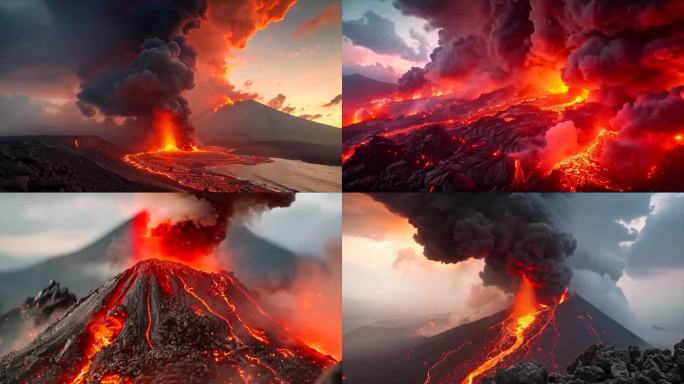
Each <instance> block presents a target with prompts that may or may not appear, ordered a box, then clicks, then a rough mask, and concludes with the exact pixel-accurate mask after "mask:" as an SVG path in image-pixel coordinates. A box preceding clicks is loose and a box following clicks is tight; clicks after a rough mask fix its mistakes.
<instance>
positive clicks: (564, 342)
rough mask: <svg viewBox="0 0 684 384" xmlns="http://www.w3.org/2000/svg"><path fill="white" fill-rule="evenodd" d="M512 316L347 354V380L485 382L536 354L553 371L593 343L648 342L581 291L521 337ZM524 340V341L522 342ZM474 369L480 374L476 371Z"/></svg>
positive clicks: (544, 312) (539, 316)
mask: <svg viewBox="0 0 684 384" xmlns="http://www.w3.org/2000/svg"><path fill="white" fill-rule="evenodd" d="M510 317H511V311H502V312H499V313H497V314H494V315H492V316H489V317H486V318H483V319H480V320H477V321H475V322H472V323H468V324H465V325H461V326H458V327H456V328H452V329H450V330H448V331H445V332H443V333H440V334H437V335H435V336H432V337H429V338H426V339H425V340H423V341H422V342H421V343H419V344H418V345H415V346H412V347H409V348H406V349H403V350H400V351H388V352H385V353H381V354H378V355H376V356H377V357H376V358H373V359H369V358H364V359H359V360H354V359H353V357H350V358H346V359H345V363H344V372H345V376H346V377H347V382H349V383H376V382H377V383H379V382H388V383H397V384H401V383H407V384H408V383H425V384H429V383H432V384H437V383H480V381H481V380H482V379H484V378H485V377H487V376H491V375H492V374H494V373H495V372H496V369H500V368H508V367H510V366H513V365H514V364H516V363H519V362H522V361H529V360H536V361H539V362H541V363H542V364H544V365H545V366H546V368H547V369H548V370H549V371H551V372H560V371H562V370H563V371H564V367H566V366H567V365H569V364H570V363H572V361H573V360H574V359H575V357H576V356H577V355H579V354H580V353H581V352H582V351H584V349H585V348H586V347H588V346H590V345H593V344H607V345H612V346H615V347H617V348H626V347H627V346H630V345H632V346H642V347H645V346H648V344H647V343H646V342H645V341H644V340H642V339H641V338H639V337H638V336H637V335H635V334H634V333H632V332H630V331H629V330H627V329H626V328H624V327H623V326H622V325H620V324H619V323H617V322H616V321H615V320H613V319H611V318H610V317H608V316H607V315H606V314H604V313H603V312H601V311H600V310H599V309H598V308H596V307H595V306H593V305H592V304H590V303H589V302H587V301H586V300H584V299H583V298H582V297H581V296H579V295H576V294H575V295H573V296H571V297H570V298H568V299H567V300H565V301H563V302H562V303H560V304H558V305H556V306H552V307H546V308H543V309H541V310H540V311H538V312H536V313H534V314H533V317H534V318H528V319H527V320H529V321H528V322H527V323H525V324H524V325H525V328H524V329H523V332H521V333H522V337H521V338H515V337H511V336H510V335H507V332H506V331H505V328H506V326H507V322H508V321H509V320H508V319H510ZM523 318H524V317H523ZM518 329H520V323H519V324H518ZM518 341H521V343H520V344H519V345H518ZM515 346H517V347H518V348H517V349H515V348H514V347H515ZM505 351H509V352H510V353H509V354H506V353H504V352H505ZM511 351H512V352H511ZM497 360H498V362H497V363H493V362H496V361H497ZM488 362H492V363H491V364H487V363H488ZM474 372H478V373H479V374H477V375H473V373H474ZM469 376H470V377H469Z"/></svg>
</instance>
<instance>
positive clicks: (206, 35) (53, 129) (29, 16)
mask: <svg viewBox="0 0 684 384" xmlns="http://www.w3.org/2000/svg"><path fill="white" fill-rule="evenodd" d="M143 3H145V2H144V1H143V2H140V3H131V4H139V5H140V6H139V8H137V9H135V12H133V11H130V12H129V11H128V10H126V9H122V8H126V7H129V6H130V7H133V6H134V5H131V4H123V3H120V2H117V1H112V2H102V3H98V4H94V3H92V2H89V1H87V0H79V1H76V2H69V3H65V2H59V1H54V0H7V1H2V2H0V44H2V45H3V47H5V50H4V53H3V55H2V57H0V134H2V135H11V134H14V135H17V134H22V133H43V134H45V133H50V134H55V133H58V134H59V133H61V134H64V133H68V134H84V133H87V134H94V133H95V134H96V133H100V134H101V136H105V137H106V138H110V139H111V138H113V137H116V136H120V135H122V133H121V132H120V131H121V130H125V129H129V130H130V129H132V128H131V125H130V124H126V120H125V118H126V117H131V116H138V115H139V114H140V110H134V109H136V108H137V109H144V108H143V107H142V105H144V103H145V101H146V99H145V95H148V94H149V95H156V94H158V93H159V92H169V89H170V88H174V87H178V89H177V90H172V92H170V93H171V94H173V95H174V97H176V96H177V95H178V94H180V95H181V96H182V97H184V98H185V99H187V102H188V104H189V105H188V107H189V109H190V110H191V111H192V114H191V120H192V116H195V117H196V116H197V115H199V114H204V113H208V112H210V111H212V110H213V109H214V108H215V107H217V106H219V105H221V104H222V103H223V102H224V101H225V98H226V97H230V98H231V99H233V100H239V99H252V98H255V99H257V100H258V101H259V102H261V103H263V104H268V105H270V106H272V107H274V108H278V109H280V110H283V111H285V112H287V113H290V114H292V115H296V116H302V117H304V118H308V119H310V120H315V121H318V122H321V123H324V124H329V125H333V126H337V127H339V126H340V125H341V104H340V102H339V98H337V99H336V96H338V95H340V94H341V89H342V88H341V80H340V73H341V68H340V65H339V63H340V60H341V59H340V55H341V53H340V38H341V36H340V23H341V10H340V6H339V2H338V1H337V0H320V1H299V2H296V3H294V0H264V3H270V4H271V5H269V6H266V5H263V6H262V7H260V8H256V7H255V6H254V5H253V4H252V3H249V4H243V5H244V6H241V5H240V3H231V4H227V3H222V2H220V1H217V0H208V3H209V8H208V11H207V13H206V15H205V17H204V18H201V20H200V23H199V24H200V27H199V29H198V28H195V29H192V30H190V32H188V33H187V34H186V35H185V36H184V38H186V41H187V43H188V44H189V46H190V47H191V48H188V49H187V52H189V53H188V56H193V58H192V59H186V58H183V59H182V60H179V59H178V58H176V57H173V58H172V59H171V60H168V58H164V60H168V63H165V62H164V61H163V60H158V61H156V62H155V61H154V60H152V59H150V58H149V57H148V58H145V56H144V54H143V53H140V52H142V51H141V49H142V48H140V47H141V46H142V45H143V41H145V42H146V41H148V40H149V38H150V34H149V32H148V33H143V32H142V31H146V30H154V29H157V28H158V29H163V28H159V26H158V24H163V23H165V22H166V21H168V20H172V19H173V18H174V17H164V16H163V13H164V12H169V9H163V6H162V5H160V3H154V2H151V1H148V2H147V3H145V4H143ZM192 3H194V2H185V3H184V4H192ZM197 3H199V2H197ZM292 3H294V4H293V5H292ZM150 4H152V5H150ZM254 4H256V3H254ZM154 7H157V8H158V10H157V11H156V13H154V12H152V13H150V11H149V10H150V9H154ZM241 7H242V8H241ZM249 7H251V9H247V8H249ZM270 7H273V9H281V10H286V12H285V13H284V14H283V15H282V20H280V19H279V18H278V17H272V18H270V19H269V17H268V16H266V15H265V14H264V13H265V12H271V11H268V10H269V9H271V8H270ZM145 12H148V14H145ZM273 13H276V12H275V11H273ZM113 15H115V16H113ZM124 16H125V17H124ZM278 16H280V15H278ZM117 18H119V20H116V19H117ZM156 18H158V19H159V20H161V21H157V22H155V23H156V24H153V21H149V20H156ZM117 23H118V24H117ZM145 23H151V24H153V25H149V26H148V25H144V24H145ZM155 36H156V35H155ZM156 49H157V50H161V49H166V48H165V47H161V48H160V47H157V48H156ZM171 51H173V48H172V49H171ZM182 52H185V51H182ZM157 53H159V52H157ZM139 54H140V56H139V57H138V55H139ZM147 54H148V55H149V52H147ZM150 56H151V55H150ZM195 56H196V57H195ZM136 60H137V61H136ZM146 60H147V61H146ZM141 62H142V63H143V64H140V63H141ZM181 62H182V63H181ZM188 62H192V63H193V65H194V66H195V69H194V71H192V70H188V69H187V68H185V66H188V67H189V66H190V65H188V64H187V63H188ZM162 64H169V65H168V66H164V65H162ZM145 65H147V66H148V68H145V67H144V66H145ZM141 67H143V68H142V69H147V71H144V70H141V71H140V76H139V77H135V76H133V75H136V74H135V73H134V72H133V71H135V70H139V69H141ZM150 69H151V70H152V72H153V73H154V74H155V75H157V76H158V78H154V79H153V80H149V79H150V78H153V76H152V75H150V73H151V72H150ZM126 71H128V72H126ZM154 71H157V72H154ZM184 71H185V72H184ZM131 72H133V75H131V74H130V73H131ZM188 72H189V73H190V76H192V72H194V81H188ZM121 73H129V74H128V75H126V76H124V77H123V80H120V81H113V82H112V81H110V80H111V78H112V77H113V76H115V75H116V74H121ZM131 79H133V80H135V82H136V84H135V85H134V86H132V87H131V88H130V90H129V91H126V90H125V89H124V88H125V87H124V86H123V85H122V84H124V85H125V84H126V83H125V82H129V83H132V82H133V80H131ZM108 82H109V83H110V85H112V84H113V85H114V86H113V91H114V92H112V94H110V95H107V96H106V97H104V98H100V97H99V96H98V94H97V91H100V90H102V89H105V88H106V87H105V85H106V83H108ZM155 82H156V83H155ZM150 83H153V84H150ZM84 84H85V85H84ZM154 84H156V85H154ZM159 84H161V85H159ZM131 85H132V84H131ZM153 87H157V88H159V89H156V90H149V89H151V88H153ZM86 88H87V89H88V90H90V91H93V90H95V91H96V92H95V93H91V94H90V96H85V95H84V94H83V95H81V96H79V92H81V91H82V90H83V89H86ZM122 89H123V90H122ZM146 91H147V92H146ZM177 91H180V92H177ZM123 95H127V96H123ZM100 96H101V95H100ZM79 98H80V99H82V100H79ZM86 98H90V101H93V100H95V99H98V100H96V105H97V107H98V109H97V110H96V111H95V114H94V115H92V116H90V117H88V118H87V117H86V116H85V114H86V112H85V110H86V108H84V106H83V103H79V101H81V102H82V101H83V100H85V99H86ZM118 99H128V101H127V102H133V103H134V104H135V105H136V106H135V107H134V108H133V109H131V108H128V107H126V108H122V105H121V103H120V101H121V100H119V105H114V104H115V103H114V102H113V100H114V101H116V100H118ZM108 108H109V109H108ZM87 113H88V114H90V113H91V111H88V112H87ZM108 118H111V119H113V120H111V121H110V120H109V119H108Z"/></svg>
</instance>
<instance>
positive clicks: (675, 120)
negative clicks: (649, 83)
mask: <svg viewBox="0 0 684 384" xmlns="http://www.w3.org/2000/svg"><path fill="white" fill-rule="evenodd" d="M682 121H684V86H679V87H675V88H674V89H672V90H671V91H670V92H644V93H640V94H639V95H637V97H636V100H635V101H634V102H633V103H626V104H625V105H624V106H623V107H622V109H620V110H619V111H618V112H617V114H616V115H615V117H613V118H612V119H611V120H610V125H611V126H612V127H613V128H615V129H617V130H618V137H617V140H615V141H610V142H608V143H607V145H606V148H605V150H604V152H603V155H602V158H601V162H602V163H603V164H604V165H605V166H606V167H608V168H609V169H610V170H612V171H613V173H614V174H615V175H618V176H619V177H620V178H622V179H626V180H633V179H639V178H643V177H644V175H646V174H648V172H649V169H650V167H652V166H653V165H656V164H659V163H660V162H661V161H662V159H663V157H664V156H665V153H666V152H667V151H668V146H667V145H664V144H667V143H668V142H672V141H673V140H674V139H673V138H674V136H675V135H676V134H679V133H681V132H682V129H683V127H682ZM673 144H674V143H673Z"/></svg>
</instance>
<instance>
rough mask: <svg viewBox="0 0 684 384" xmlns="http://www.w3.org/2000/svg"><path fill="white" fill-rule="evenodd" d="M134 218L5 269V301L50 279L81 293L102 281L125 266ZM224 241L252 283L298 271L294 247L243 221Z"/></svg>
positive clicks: (0, 281) (5, 304)
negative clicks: (60, 251)
mask: <svg viewBox="0 0 684 384" xmlns="http://www.w3.org/2000/svg"><path fill="white" fill-rule="evenodd" d="M134 220H135V218H132V219H130V220H128V221H126V222H124V223H122V224H121V225H119V226H118V227H116V228H114V229H112V230H111V231H110V232H108V233H106V234H104V235H102V237H100V238H99V239H97V240H96V241H94V242H93V243H91V244H89V245H87V246H85V247H83V248H82V249H80V250H78V251H76V252H73V253H69V254H65V255H61V256H58V257H53V258H49V259H47V260H45V261H42V262H39V263H37V264H33V265H31V266H28V267H25V268H22V269H16V270H12V271H7V272H0V306H2V308H12V307H15V306H17V305H19V304H20V303H21V302H22V301H23V300H24V299H25V297H26V295H27V293H30V292H37V291H38V290H40V289H41V288H43V287H44V286H45V284H46V283H47V282H48V281H50V280H56V281H59V282H61V283H62V284H64V285H65V286H67V287H69V288H70V289H71V290H72V291H73V292H74V293H75V294H76V295H77V296H79V297H81V296H83V295H85V294H87V293H88V292H90V291H91V290H93V289H95V288H96V287H98V286H100V285H102V284H103V283H104V282H105V281H106V280H107V279H109V278H111V277H112V276H114V274H115V273H118V271H120V269H121V267H117V266H118V265H122V264H123V260H117V259H116V258H115V255H117V254H125V253H126V248H127V247H130V243H129V239H130V238H131V234H132V232H131V231H132V230H133V221H134ZM225 244H226V246H227V247H228V248H230V252H231V255H232V257H233V261H234V264H235V265H234V266H233V269H234V270H235V271H236V273H237V274H238V276H240V278H241V279H242V280H243V281H245V282H247V283H250V282H256V283H261V282H262V281H263V280H266V279H268V280H269V281H272V282H277V281H283V280H287V279H289V278H290V277H291V276H292V275H293V274H294V273H295V267H294V266H295V264H296V260H295V258H296V257H297V256H296V255H295V254H294V253H292V252H290V251H288V250H286V249H283V248H281V247H279V246H277V245H275V244H273V243H271V242H269V241H268V240H264V239H263V238H261V237H259V236H257V235H255V234H254V233H252V232H251V231H250V230H249V229H248V228H247V227H245V226H243V225H241V224H240V223H237V222H236V223H233V225H231V227H230V228H229V230H228V235H227V237H226V241H225ZM115 250H116V251H117V252H113V251H115ZM264 265H268V268H264ZM265 271H268V272H265Z"/></svg>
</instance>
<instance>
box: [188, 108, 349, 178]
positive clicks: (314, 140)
mask: <svg viewBox="0 0 684 384" xmlns="http://www.w3.org/2000/svg"><path fill="white" fill-rule="evenodd" d="M195 124H196V125H197V127H198V130H197V135H198V136H199V138H200V140H201V141H202V142H203V143H205V144H210V145H219V146H225V147H228V148H234V149H235V150H236V151H237V152H238V153H248V154H253V155H262V156H271V157H283V158H287V159H295V160H304V161H307V162H313V163H319V164H328V165H339V164H340V158H341V148H342V143H341V140H342V133H341V130H340V129H339V128H335V127H331V126H329V125H325V124H321V123H317V122H314V121H310V120H307V119H304V118H301V117H297V116H293V115H290V114H287V113H285V112H282V111H279V110H277V109H274V108H271V107H269V106H266V105H263V104H261V103H259V102H257V101H254V100H244V101H239V102H236V103H234V104H232V105H227V106H224V107H222V108H220V109H219V110H217V111H215V112H211V113H208V114H206V115H204V116H200V117H198V118H196V119H195Z"/></svg>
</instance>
